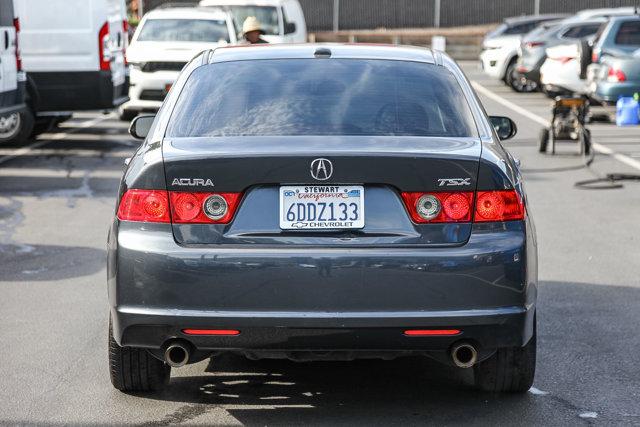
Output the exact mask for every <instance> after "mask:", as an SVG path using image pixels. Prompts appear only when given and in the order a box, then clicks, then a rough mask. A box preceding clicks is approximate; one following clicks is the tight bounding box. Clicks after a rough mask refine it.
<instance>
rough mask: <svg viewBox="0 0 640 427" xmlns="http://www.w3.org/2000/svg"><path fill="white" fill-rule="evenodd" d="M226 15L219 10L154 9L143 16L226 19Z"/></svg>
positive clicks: (198, 8)
mask: <svg viewBox="0 0 640 427" xmlns="http://www.w3.org/2000/svg"><path fill="white" fill-rule="evenodd" d="M227 16H228V15H227V13H226V12H224V11H223V10H220V9H212V8H204V7H167V8H160V9H154V10H152V11H151V12H149V13H147V14H146V15H145V18H147V19H219V20H225V19H227Z"/></svg>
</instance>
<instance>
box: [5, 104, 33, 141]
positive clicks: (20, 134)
mask: <svg viewBox="0 0 640 427" xmlns="http://www.w3.org/2000/svg"><path fill="white" fill-rule="evenodd" d="M34 123H35V119H34V117H33V113H32V112H31V110H30V109H26V110H25V111H23V112H21V113H14V114H10V115H8V116H4V117H0V144H2V143H6V142H13V143H17V144H23V143H25V142H26V141H27V139H29V136H31V131H32V130H33V126H34Z"/></svg>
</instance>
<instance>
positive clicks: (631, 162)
mask: <svg viewBox="0 0 640 427" xmlns="http://www.w3.org/2000/svg"><path fill="white" fill-rule="evenodd" d="M471 85H472V86H473V87H474V88H475V89H476V90H477V91H478V92H480V93H482V94H483V95H484V96H486V97H487V98H490V99H492V100H494V101H496V102H497V103H499V104H502V105H504V106H505V107H507V108H509V109H511V110H513V111H515V112H516V113H518V114H520V115H522V116H524V117H527V118H529V119H531V120H533V121H534V122H536V123H538V124H540V125H542V126H549V120H546V119H545V118H543V117H540V116H538V115H537V114H534V113H532V112H531V111H529V110H526V109H524V108H522V107H521V106H519V105H516V104H514V103H513V102H511V101H508V100H506V99H504V98H503V97H501V96H500V95H496V94H495V93H493V92H491V91H490V90H489V89H487V88H486V87H484V86H482V85H481V84H480V83H478V82H476V81H471ZM591 146H592V147H593V149H594V150H596V151H597V152H599V153H601V154H606V155H608V156H611V157H613V158H614V159H616V160H617V161H619V162H621V163H624V164H626V165H628V166H631V167H632V168H635V169H638V170H640V161H638V160H635V159H633V158H631V157H629V156H626V155H624V154H620V153H617V152H615V151H613V150H612V149H611V148H609V147H606V146H604V145H602V144H598V143H597V142H592V143H591Z"/></svg>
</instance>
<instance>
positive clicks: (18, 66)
mask: <svg viewBox="0 0 640 427" xmlns="http://www.w3.org/2000/svg"><path fill="white" fill-rule="evenodd" d="M13 28H15V30H16V71H22V57H21V56H20V39H19V37H18V35H19V34H20V19H18V18H14V19H13Z"/></svg>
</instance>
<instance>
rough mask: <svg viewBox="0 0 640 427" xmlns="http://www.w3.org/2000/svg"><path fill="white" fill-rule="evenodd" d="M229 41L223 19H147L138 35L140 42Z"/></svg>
mask: <svg viewBox="0 0 640 427" xmlns="http://www.w3.org/2000/svg"><path fill="white" fill-rule="evenodd" d="M221 40H224V41H226V42H230V41H231V40H230V39H229V29H228V27H227V23H226V22H225V21H224V20H214V19H148V20H147V21H146V22H145V23H144V26H143V27H142V29H141V30H140V34H139V35H138V41H141V42H215V43H217V42H219V41H221Z"/></svg>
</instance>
